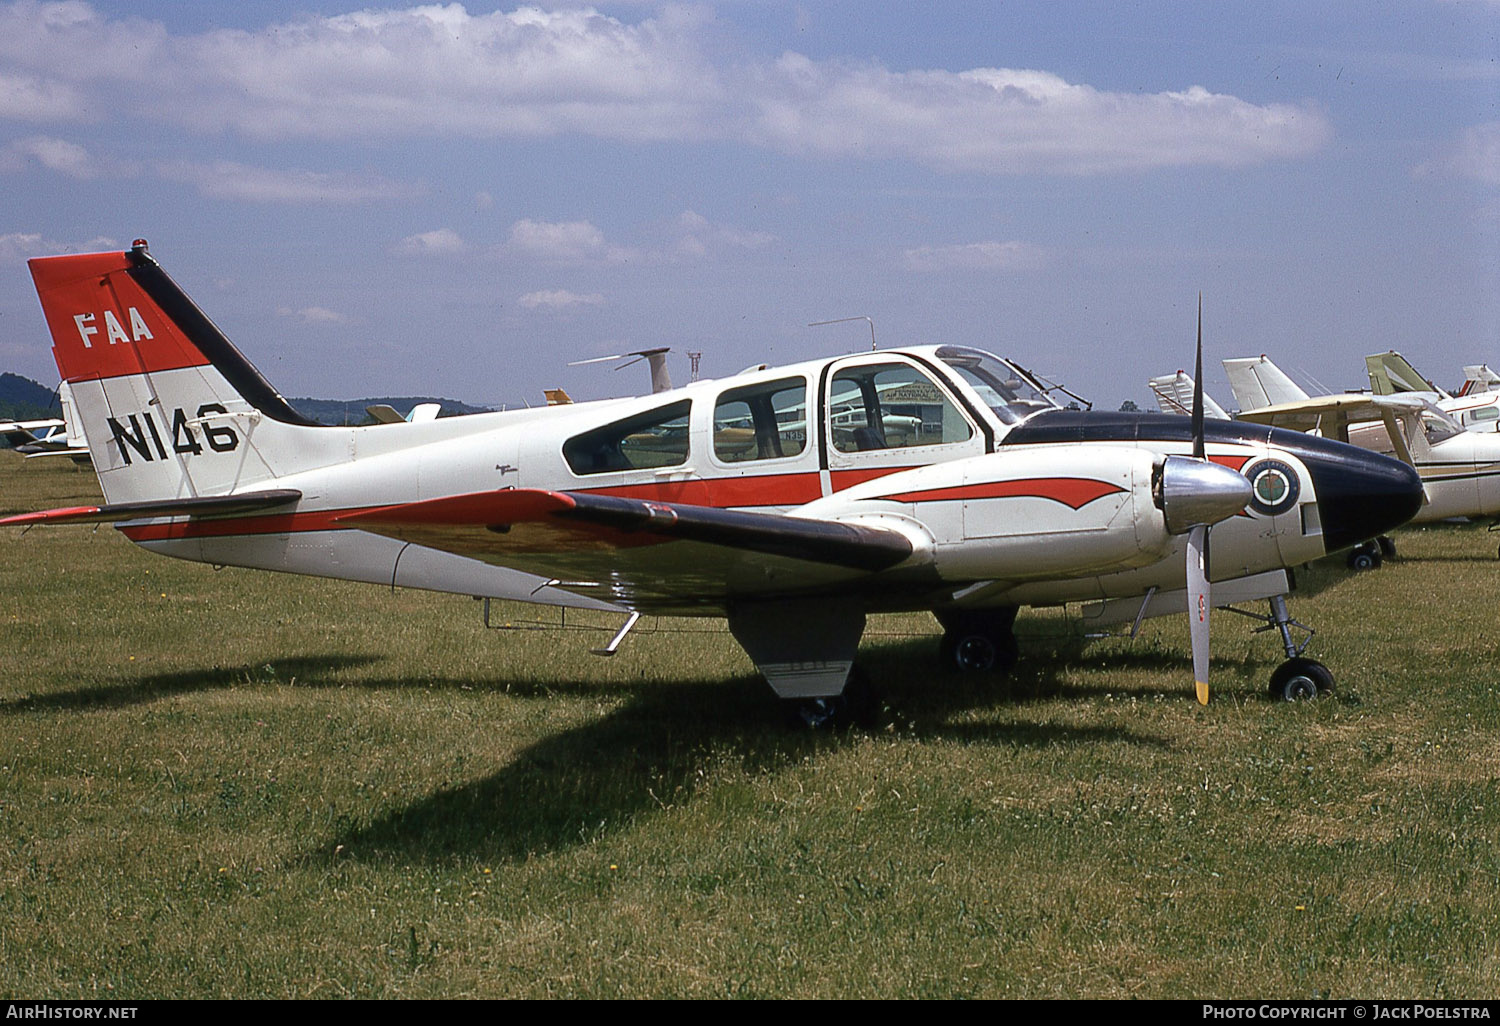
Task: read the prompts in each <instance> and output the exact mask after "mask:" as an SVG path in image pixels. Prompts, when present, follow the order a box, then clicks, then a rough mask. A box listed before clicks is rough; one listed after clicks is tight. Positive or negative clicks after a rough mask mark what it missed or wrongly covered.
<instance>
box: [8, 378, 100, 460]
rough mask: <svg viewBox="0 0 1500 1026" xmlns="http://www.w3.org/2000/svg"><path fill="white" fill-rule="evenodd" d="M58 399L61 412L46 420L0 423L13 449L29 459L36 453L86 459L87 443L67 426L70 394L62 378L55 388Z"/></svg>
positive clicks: (71, 409)
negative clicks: (58, 415) (61, 413)
mask: <svg viewBox="0 0 1500 1026" xmlns="http://www.w3.org/2000/svg"><path fill="white" fill-rule="evenodd" d="M57 397H58V402H59V404H60V405H61V406H62V411H63V415H62V416H61V417H52V418H48V419H45V420H18V421H10V422H8V423H0V435H3V436H4V437H5V440H6V441H8V442H9V443H10V447H11V448H12V449H14V450H16V452H18V453H20V454H21V455H22V456H25V457H26V458H27V459H31V458H32V457H35V456H67V457H69V458H71V459H72V460H73V462H75V463H87V462H88V461H89V450H88V446H86V445H85V444H84V441H83V438H82V436H81V435H79V434H78V433H77V432H76V431H74V430H73V429H72V428H71V427H70V423H71V418H72V416H73V412H72V411H73V395H72V391H71V390H70V389H69V388H68V383H67V382H66V381H64V382H63V383H62V384H61V385H59V386H58V389H57Z"/></svg>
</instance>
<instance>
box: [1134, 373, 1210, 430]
mask: <svg viewBox="0 0 1500 1026" xmlns="http://www.w3.org/2000/svg"><path fill="white" fill-rule="evenodd" d="M1146 384H1147V385H1149V386H1150V388H1151V394H1152V395H1154V396H1156V408H1157V409H1158V410H1160V411H1161V412H1163V413H1180V414H1184V415H1191V414H1192V412H1193V376H1192V375H1191V374H1189V373H1188V372H1187V371H1182V370H1180V371H1178V372H1177V373H1176V374H1163V375H1161V376H1160V377H1156V378H1152V379H1151V380H1150V381H1148V382H1146ZM1203 415H1204V416H1205V417H1213V418H1215V419H1216V420H1228V419H1229V414H1227V413H1225V412H1224V407H1222V406H1220V405H1219V404H1218V403H1216V402H1214V401H1213V399H1212V398H1211V397H1210V396H1208V395H1207V394H1205V395H1204V396H1203Z"/></svg>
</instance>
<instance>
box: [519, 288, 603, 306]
mask: <svg viewBox="0 0 1500 1026" xmlns="http://www.w3.org/2000/svg"><path fill="white" fill-rule="evenodd" d="M517 302H519V303H520V304H521V305H522V306H524V307H525V308H526V309H528V310H535V309H538V308H546V309H548V310H566V309H568V308H569V307H574V306H598V305H599V304H601V303H603V302H604V297H603V296H602V295H600V294H599V293H597V292H590V293H588V294H587V295H579V294H578V293H576V292H569V291H568V290H567V289H543V290H541V291H539V292H528V293H526V295H524V296H522V297H521V298H520V299H519V300H517Z"/></svg>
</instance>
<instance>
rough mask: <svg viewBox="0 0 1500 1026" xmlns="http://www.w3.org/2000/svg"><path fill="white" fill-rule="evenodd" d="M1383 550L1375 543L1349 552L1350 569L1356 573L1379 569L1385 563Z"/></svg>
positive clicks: (1368, 543) (1367, 543)
mask: <svg viewBox="0 0 1500 1026" xmlns="http://www.w3.org/2000/svg"><path fill="white" fill-rule="evenodd" d="M1383 558H1384V557H1383V556H1382V555H1381V549H1380V546H1379V545H1378V544H1376V543H1375V542H1366V543H1365V544H1363V545H1360V546H1358V547H1357V548H1354V549H1351V550H1350V552H1349V560H1348V562H1349V569H1350V570H1354V571H1356V572H1362V571H1365V570H1376V569H1379V567H1380V564H1381V562H1382V561H1383Z"/></svg>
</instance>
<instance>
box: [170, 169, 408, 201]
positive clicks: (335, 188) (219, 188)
mask: <svg viewBox="0 0 1500 1026" xmlns="http://www.w3.org/2000/svg"><path fill="white" fill-rule="evenodd" d="M157 172H158V173H159V174H160V175H161V176H162V177H163V178H166V179H168V180H170V181H175V182H182V183H184V184H186V185H191V186H193V187H194V188H196V189H197V190H198V191H199V192H201V193H202V194H203V195H205V196H210V197H212V198H214V199H228V200H242V201H245V202H249V203H371V202H377V201H382V200H394V199H409V198H411V197H412V196H415V195H417V194H418V193H419V192H420V190H419V189H417V188H415V187H414V186H410V185H404V184H402V183H400V182H393V181H391V180H390V179H388V178H382V177H380V176H379V175H374V174H368V173H365V174H352V173H348V172H342V171H335V172H327V171H302V170H297V169H295V168H292V169H282V168H265V167H251V166H250V165H247V164H237V163H234V162H233V161H228V160H219V161H214V162H213V163H211V164H199V163H193V162H190V161H170V162H163V163H160V164H158V165H157Z"/></svg>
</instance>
